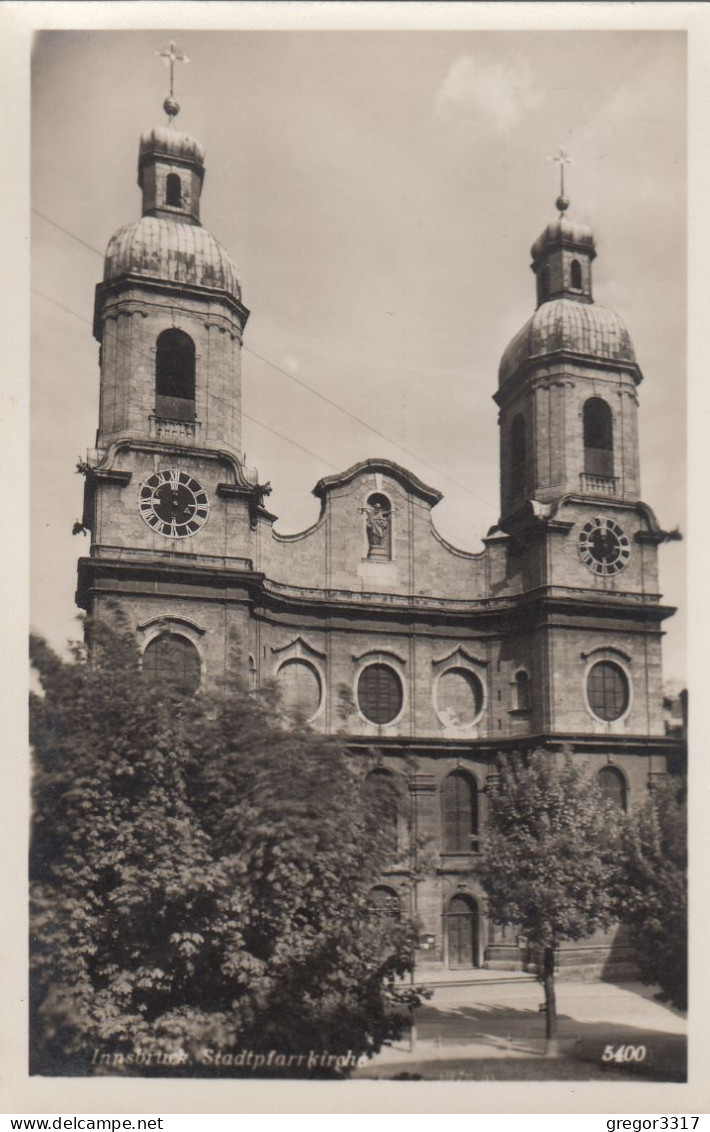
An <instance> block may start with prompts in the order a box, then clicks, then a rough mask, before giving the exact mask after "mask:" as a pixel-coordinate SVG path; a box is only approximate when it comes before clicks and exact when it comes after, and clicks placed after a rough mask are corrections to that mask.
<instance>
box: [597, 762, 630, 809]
mask: <svg viewBox="0 0 710 1132" xmlns="http://www.w3.org/2000/svg"><path fill="white" fill-rule="evenodd" d="M597 781H598V783H599V789H600V790H601V792H602V794H603V795H604V797H605V798H608V799H609V801H610V802H613V803H614V805H615V806H618V807H619V809H620V810H626V781H625V779H624V776H623V774H622V773H621V771H620V770H617V769H616V767H614V766H605V767H602V769H601V770H600V771H599V774H598V775H597Z"/></svg>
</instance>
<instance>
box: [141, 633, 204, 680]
mask: <svg viewBox="0 0 710 1132" xmlns="http://www.w3.org/2000/svg"><path fill="white" fill-rule="evenodd" d="M142 671H143V675H144V676H145V677H146V678H147V679H148V680H156V681H160V682H161V683H166V684H169V685H170V687H171V688H172V690H173V691H176V692H183V693H184V694H185V695H192V694H193V693H194V692H196V691H197V689H198V688H199V686H200V679H201V664H200V654H199V653H198V651H197V649H196V648H195V646H194V645H193V643H192V641H188V639H187V637H181V636H180V635H179V634H177V633H161V635H160V636H159V637H154V638H153V640H152V641H149V643H148V644H147V645H146V648H145V651H144V653H143V664H142Z"/></svg>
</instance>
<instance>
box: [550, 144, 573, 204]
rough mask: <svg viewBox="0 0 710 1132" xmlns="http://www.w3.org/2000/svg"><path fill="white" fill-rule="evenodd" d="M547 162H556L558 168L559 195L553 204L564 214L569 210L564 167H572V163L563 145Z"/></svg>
mask: <svg viewBox="0 0 710 1132" xmlns="http://www.w3.org/2000/svg"><path fill="white" fill-rule="evenodd" d="M547 160H548V161H554V162H556V163H557V165H559V167H560V195H559V196H558V198H557V200H556V202H555V203H556V205H557V207H558V208H559V210H560V212H564V211H565V210H566V209H568V208H569V201H568V199H567V197H566V196H565V165H573V164H574V162H573V161H572V158H571V157H570V155H569V154H568V152H567V150H566V149H565V147H564V146H563V145H561V146H559V147H558V149H557V153H556V154H555V155H554V156H553V157H548V159H547Z"/></svg>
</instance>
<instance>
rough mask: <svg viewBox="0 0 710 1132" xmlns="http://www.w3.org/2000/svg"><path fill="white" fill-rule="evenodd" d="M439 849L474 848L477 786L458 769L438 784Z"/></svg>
mask: <svg viewBox="0 0 710 1132" xmlns="http://www.w3.org/2000/svg"><path fill="white" fill-rule="evenodd" d="M441 825H442V846H441V847H442V852H444V853H473V852H474V851H475V850H476V849H478V790H477V789H476V783H475V782H474V781H473V779H472V778H471V777H470V776H469V775H468V774H464V773H463V772H462V771H460V770H455V771H454V772H453V774H450V775H449V776H448V778H445V779H444V783H443V786H442V788H441Z"/></svg>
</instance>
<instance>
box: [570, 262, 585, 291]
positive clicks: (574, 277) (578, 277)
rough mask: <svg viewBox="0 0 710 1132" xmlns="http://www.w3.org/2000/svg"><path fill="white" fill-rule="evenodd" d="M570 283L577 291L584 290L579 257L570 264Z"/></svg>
mask: <svg viewBox="0 0 710 1132" xmlns="http://www.w3.org/2000/svg"><path fill="white" fill-rule="evenodd" d="M569 271H570V284H571V286H572V287H574V288H575V289H576V290H577V291H581V290H582V265H581V263H580V262H579V260H578V259H573V260H572V262H571V264H570V269H569Z"/></svg>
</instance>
